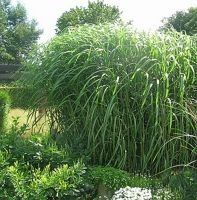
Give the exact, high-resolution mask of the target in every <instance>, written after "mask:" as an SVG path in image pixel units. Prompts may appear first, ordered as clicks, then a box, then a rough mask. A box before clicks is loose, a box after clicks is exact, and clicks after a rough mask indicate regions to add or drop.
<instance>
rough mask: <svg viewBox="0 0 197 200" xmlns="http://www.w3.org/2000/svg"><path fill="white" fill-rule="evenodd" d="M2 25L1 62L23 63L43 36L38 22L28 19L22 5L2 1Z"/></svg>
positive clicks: (0, 39)
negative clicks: (40, 36) (38, 27)
mask: <svg viewBox="0 0 197 200" xmlns="http://www.w3.org/2000/svg"><path fill="white" fill-rule="evenodd" d="M0 24H1V25H0V32H1V35H0V62H1V63H21V62H22V61H23V60H24V58H26V57H27V54H28V53H29V51H30V49H31V48H32V45H33V44H35V42H36V41H37V39H38V38H39V35H40V34H41V31H40V30H38V29H37V27H36V26H37V23H36V21H35V20H32V21H29V20H28V19H27V13H26V10H25V8H24V7H23V6H22V5H21V4H20V3H18V4H17V5H16V6H15V7H14V6H12V5H11V3H10V0H0Z"/></svg>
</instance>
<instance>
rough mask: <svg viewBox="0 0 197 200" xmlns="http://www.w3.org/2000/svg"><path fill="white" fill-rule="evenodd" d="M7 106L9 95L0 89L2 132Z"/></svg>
mask: <svg viewBox="0 0 197 200" xmlns="http://www.w3.org/2000/svg"><path fill="white" fill-rule="evenodd" d="M9 107H10V96H9V95H8V93H6V92H2V91H0V133H2V131H3V130H4V128H5V125H6V119H7V114H8V111H9Z"/></svg>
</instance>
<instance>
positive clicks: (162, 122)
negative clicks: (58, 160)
mask: <svg viewBox="0 0 197 200" xmlns="http://www.w3.org/2000/svg"><path fill="white" fill-rule="evenodd" d="M196 55H197V42H196V40H195V39H193V38H192V37H189V36H186V35H183V34H180V33H176V32H169V33H167V34H157V33H155V34H146V33H137V32H135V31H133V30H131V29H129V28H128V27H124V26H117V25H98V26H87V25H85V26H81V27H78V28H74V29H71V30H69V31H67V32H65V33H63V34H62V35H60V36H57V37H55V38H54V39H53V40H52V41H51V42H50V43H49V44H48V45H46V47H44V48H43V49H42V50H40V49H39V50H38V51H37V52H36V53H33V54H32V56H31V57H30V59H29V61H28V63H27V65H26V69H25V72H26V73H25V76H24V77H23V78H22V79H21V80H22V82H23V84H24V85H25V86H29V88H31V89H32V90H33V95H32V99H31V100H32V105H34V106H32V107H33V108H36V107H37V104H38V103H40V101H42V98H43V93H44V94H45V95H46V96H47V105H46V107H48V110H47V113H48V114H49V116H50V119H51V120H52V121H53V122H54V121H55V122H56V124H58V125H59V129H60V132H61V133H62V134H64V137H63V138H64V141H63V140H61V141H63V142H64V143H66V144H68V145H69V146H70V147H71V149H73V151H78V153H84V152H85V153H87V154H88V155H89V156H90V158H91V159H90V162H91V163H93V164H101V165H106V164H108V165H111V166H115V167H118V168H122V169H126V170H129V171H140V172H141V173H143V172H147V171H148V172H149V173H157V172H160V171H161V170H164V169H166V168H169V167H172V166H175V165H182V164H188V163H192V165H196V163H195V162H193V161H194V160H195V159H196V152H195V151H193V147H195V146H196V144H197V139H196V135H197V126H196V121H197V118H196V114H197V113H196V110H197V100H196V99H197V92H196V91H197V89H196V86H197V81H196V79H197V72H196V71H197V64H196V63H197V56H196ZM73 138H74V139H73ZM79 144H80V145H79Z"/></svg>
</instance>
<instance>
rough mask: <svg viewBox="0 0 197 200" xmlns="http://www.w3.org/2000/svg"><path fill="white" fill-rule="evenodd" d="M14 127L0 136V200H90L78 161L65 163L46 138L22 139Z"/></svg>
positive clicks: (62, 152)
mask: <svg viewBox="0 0 197 200" xmlns="http://www.w3.org/2000/svg"><path fill="white" fill-rule="evenodd" d="M16 125H17V123H16V122H15V124H14V125H13V126H12V128H11V129H10V130H9V131H8V132H6V133H4V134H1V135H0V199H24V200H29V199H33V200H40V199H41V200H48V199H57V200H63V199H70V200H72V199H73V200H77V199H88V198H89V199H91V195H92V190H93V188H92V187H90V186H89V184H88V181H86V179H85V177H86V176H85V174H86V167H85V165H84V164H83V163H82V162H81V161H76V162H75V161H74V160H70V159H68V153H67V151H66V149H59V148H58V147H57V146H56V145H55V143H54V142H53V141H52V140H51V138H50V137H46V136H43V135H39V136H35V135H34V136H28V137H27V135H25V136H24V134H25V128H24V127H16Z"/></svg>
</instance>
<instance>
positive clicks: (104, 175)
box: [89, 166, 161, 190]
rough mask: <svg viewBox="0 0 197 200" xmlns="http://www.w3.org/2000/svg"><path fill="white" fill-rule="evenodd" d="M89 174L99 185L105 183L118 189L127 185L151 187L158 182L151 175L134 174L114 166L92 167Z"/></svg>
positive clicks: (108, 186) (111, 187)
mask: <svg viewBox="0 0 197 200" xmlns="http://www.w3.org/2000/svg"><path fill="white" fill-rule="evenodd" d="M89 174H90V177H92V179H93V180H94V183H95V184H96V185H97V186H98V184H103V185H104V186H105V187H107V188H109V189H112V190H117V189H119V188H124V187H126V186H130V187H141V188H150V187H153V184H155V183H156V180H154V181H153V180H151V178H150V177H145V176H140V175H132V174H129V173H128V172H126V171H123V170H120V169H116V168H113V167H102V166H99V167H91V168H90V171H89ZM160 186H161V185H160Z"/></svg>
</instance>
